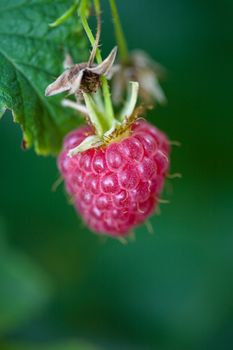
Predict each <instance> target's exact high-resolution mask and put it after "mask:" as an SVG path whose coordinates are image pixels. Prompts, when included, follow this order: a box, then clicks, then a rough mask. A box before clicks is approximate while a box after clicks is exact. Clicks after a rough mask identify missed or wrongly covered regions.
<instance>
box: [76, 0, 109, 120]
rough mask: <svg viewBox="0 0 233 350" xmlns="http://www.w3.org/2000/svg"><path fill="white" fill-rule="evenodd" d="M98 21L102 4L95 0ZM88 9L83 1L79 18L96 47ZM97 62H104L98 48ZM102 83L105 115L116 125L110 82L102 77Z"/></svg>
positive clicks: (84, 0) (83, 0)
mask: <svg viewBox="0 0 233 350" xmlns="http://www.w3.org/2000/svg"><path fill="white" fill-rule="evenodd" d="M94 5H95V10H96V15H97V20H98V21H99V20H100V4H99V1H98V0H95V2H94ZM86 7H87V1H86V0H82V1H81V4H80V8H79V16H80V18H81V21H82V26H83V28H84V30H85V32H86V34H87V37H88V39H89V41H90V43H91V45H92V47H94V45H95V38H94V36H93V34H92V31H91V28H90V27H89V24H88V21H87V18H86ZM96 60H97V62H98V64H100V63H101V62H102V57H101V53H100V50H99V49H98V48H97V50H96ZM101 83H102V90H103V97H104V104H105V115H106V118H108V122H109V123H110V124H114V112H113V106H112V100H111V94H110V90H109V86H108V82H107V79H106V77H104V76H102V77H101Z"/></svg>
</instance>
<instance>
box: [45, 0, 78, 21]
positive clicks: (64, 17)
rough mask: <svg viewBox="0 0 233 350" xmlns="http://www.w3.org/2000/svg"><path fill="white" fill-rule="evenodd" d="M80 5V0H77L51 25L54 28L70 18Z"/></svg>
mask: <svg viewBox="0 0 233 350" xmlns="http://www.w3.org/2000/svg"><path fill="white" fill-rule="evenodd" d="M78 5H79V0H76V1H75V2H74V4H73V5H72V6H71V7H70V8H69V9H68V10H67V11H66V12H64V13H63V15H61V16H60V17H59V18H57V19H56V21H54V22H53V23H50V24H49V26H50V27H52V28H54V27H58V26H60V25H61V24H63V23H64V22H65V21H66V20H67V19H68V18H70V17H71V16H72V15H73V14H74V13H75V11H76V10H77V8H78Z"/></svg>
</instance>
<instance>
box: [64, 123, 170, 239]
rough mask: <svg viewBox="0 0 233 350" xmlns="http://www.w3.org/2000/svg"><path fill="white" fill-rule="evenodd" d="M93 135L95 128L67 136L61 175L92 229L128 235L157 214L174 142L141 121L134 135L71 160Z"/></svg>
mask: <svg viewBox="0 0 233 350" xmlns="http://www.w3.org/2000/svg"><path fill="white" fill-rule="evenodd" d="M91 134H92V131H91V129H90V128H89V127H81V128H79V129H77V130H75V131H72V132H71V133H70V134H68V135H67V136H66V138H65V140H64V144H63V150H62V152H61V153H60V155H59V158H58V167H59V170H60V172H61V174H62V176H63V178H64V180H65V184H66V189H67V192H68V193H69V194H70V196H72V197H73V199H74V203H75V207H76V209H77V211H78V212H79V213H80V215H81V216H82V218H83V219H84V221H85V222H86V224H87V225H88V226H89V227H90V229H91V230H93V231H94V232H96V233H99V234H107V235H110V236H115V237H117V236H124V235H127V234H128V233H129V232H130V230H132V229H133V228H134V227H135V226H137V225H139V224H140V223H142V222H144V221H145V220H146V219H147V218H148V217H149V216H150V215H151V214H152V213H153V211H154V209H155V206H156V204H157V200H158V198H159V196H160V194H161V191H162V189H163V185H164V180H165V178H166V175H167V172H168V169H169V152H170V149H169V143H168V139H167V137H166V135H165V134H163V133H162V132H161V131H159V130H158V129H157V128H156V127H154V126H152V125H151V124H149V123H148V122H145V121H141V120H140V121H136V122H134V123H133V124H132V125H131V134H130V135H129V136H127V137H124V138H122V139H121V140H118V139H117V140H116V141H114V140H113V141H112V142H111V143H110V144H108V145H106V146H101V147H98V148H95V149H93V148H92V149H89V150H87V151H85V152H82V153H78V154H75V155H74V156H72V157H69V156H68V151H69V150H70V149H71V148H73V147H75V146H77V145H79V144H80V143H81V142H82V141H83V140H84V139H85V137H86V136H88V135H91Z"/></svg>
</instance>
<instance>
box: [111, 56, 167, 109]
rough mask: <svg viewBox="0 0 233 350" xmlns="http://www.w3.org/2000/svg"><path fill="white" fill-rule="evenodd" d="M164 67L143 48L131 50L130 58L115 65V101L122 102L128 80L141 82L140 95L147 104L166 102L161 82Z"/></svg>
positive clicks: (113, 86)
mask: <svg viewBox="0 0 233 350" xmlns="http://www.w3.org/2000/svg"><path fill="white" fill-rule="evenodd" d="M163 74H164V68H163V67H162V66H161V65H160V64H159V63H157V62H155V61H153V60H152V59H151V58H150V57H149V56H148V55H147V53H145V52H144V51H141V50H135V51H133V52H131V54H130V57H129V60H128V61H127V62H126V63H121V64H119V65H116V66H115V67H114V71H113V80H112V95H113V100H114V102H115V103H117V104H118V103H120V102H121V101H122V98H123V96H124V93H125V90H126V88H127V85H128V81H137V82H138V83H139V96H140V97H141V98H142V100H143V102H144V103H146V104H147V105H150V104H152V105H153V104H154V103H156V102H158V103H160V104H164V103H166V96H165V94H164V92H163V90H162V88H161V86H160V84H159V79H160V78H161V76H162V75H163Z"/></svg>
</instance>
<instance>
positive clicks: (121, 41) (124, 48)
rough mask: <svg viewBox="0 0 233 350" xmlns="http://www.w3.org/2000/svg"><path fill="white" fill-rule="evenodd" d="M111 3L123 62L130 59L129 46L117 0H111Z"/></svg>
mask: <svg viewBox="0 0 233 350" xmlns="http://www.w3.org/2000/svg"><path fill="white" fill-rule="evenodd" d="M109 4H110V8H111V12H112V18H113V24H114V29H115V36H116V42H117V45H118V48H119V55H120V58H121V61H122V62H127V61H128V59H129V53H128V47H127V43H126V39H125V36H124V32H123V29H122V26H121V21H120V17H119V14H118V11H117V7H116V3H115V0H109Z"/></svg>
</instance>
